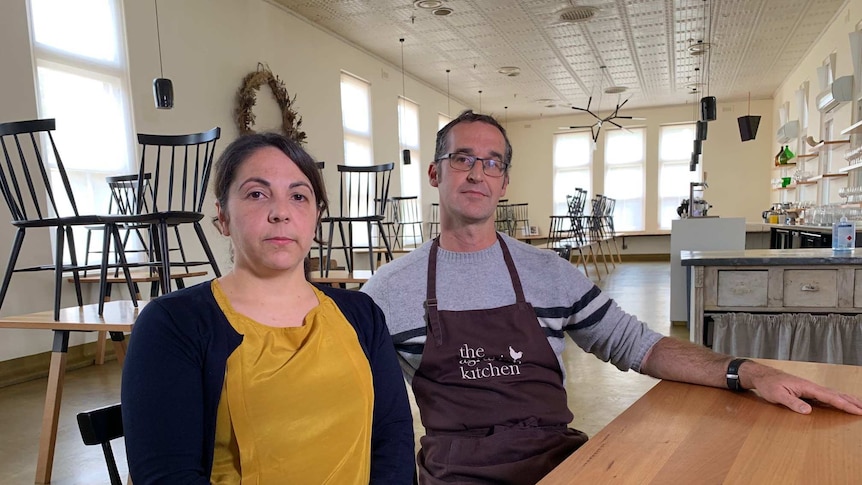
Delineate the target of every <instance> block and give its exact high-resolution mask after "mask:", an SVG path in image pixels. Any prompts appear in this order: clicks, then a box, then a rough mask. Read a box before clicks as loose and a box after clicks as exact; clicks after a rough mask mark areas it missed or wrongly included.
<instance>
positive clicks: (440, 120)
mask: <svg viewBox="0 0 862 485" xmlns="http://www.w3.org/2000/svg"><path fill="white" fill-rule="evenodd" d="M450 121H452V118H450V117H448V116H446V115H444V114H443V113H437V131H440V130H442V129H443V127H444V126H446V125H448V124H449V122H450Z"/></svg>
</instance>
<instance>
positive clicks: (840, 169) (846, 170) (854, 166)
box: [838, 162, 862, 174]
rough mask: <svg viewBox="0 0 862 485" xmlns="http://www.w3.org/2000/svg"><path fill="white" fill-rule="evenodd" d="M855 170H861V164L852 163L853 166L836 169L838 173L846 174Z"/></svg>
mask: <svg viewBox="0 0 862 485" xmlns="http://www.w3.org/2000/svg"><path fill="white" fill-rule="evenodd" d="M856 168H862V162H859V163H854V164H853V165H847V166H846V167H841V168H839V169H838V172H840V173H843V174H846V173H847V172H849V171H851V170H853V169H856Z"/></svg>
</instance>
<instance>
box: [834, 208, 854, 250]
mask: <svg viewBox="0 0 862 485" xmlns="http://www.w3.org/2000/svg"><path fill="white" fill-rule="evenodd" d="M854 247H856V222H855V221H848V220H847V217H846V216H841V220H840V221H839V222H836V223H834V224H832V251H835V252H847V251H851V250H853V248H854Z"/></svg>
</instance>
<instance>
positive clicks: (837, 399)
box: [739, 361, 862, 416]
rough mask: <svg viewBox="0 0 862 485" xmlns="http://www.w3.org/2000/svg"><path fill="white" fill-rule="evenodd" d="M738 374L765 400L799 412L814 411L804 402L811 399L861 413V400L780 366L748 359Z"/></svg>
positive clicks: (846, 410) (747, 385)
mask: <svg viewBox="0 0 862 485" xmlns="http://www.w3.org/2000/svg"><path fill="white" fill-rule="evenodd" d="M739 374H740V375H739V377H740V379H741V382H742V386H743V387H745V388H746V389H754V390H755V391H757V393H758V394H759V395H760V397H762V398H763V399H765V400H767V401H769V402H771V403H775V404H781V405H784V406H787V407H788V408H790V409H792V410H794V411H796V412H797V413H800V414H808V413H810V412H811V405H810V404H808V403H807V402H805V401H803V399H808V400H815V401H817V402H820V403H823V404H828V405H830V406H832V407H834V408H836V409H840V410H842V411H844V412H847V413H850V414H856V415H860V416H862V399H860V398H858V397H856V396H852V395H850V394H844V393H841V392H837V391H835V390H834V389H829V388H828V387H823V386H821V385H819V384H815V383H813V382H811V381H809V380H806V379H803V378H801V377H797V376H794V375H791V374H788V373H786V372H782V371H780V370H778V369H775V368H772V367H768V366H765V365H762V364H759V363H757V362H751V361H748V362H743V363H742V365H741V366H740V367H739Z"/></svg>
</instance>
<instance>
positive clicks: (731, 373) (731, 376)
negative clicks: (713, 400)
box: [726, 359, 749, 391]
mask: <svg viewBox="0 0 862 485" xmlns="http://www.w3.org/2000/svg"><path fill="white" fill-rule="evenodd" d="M743 362H749V359H733V360H731V361H730V364H728V366H727V376H726V377H727V388H728V389H730V390H731V391H744V390H745V388H744V387H742V384H741V383H740V382H739V366H740V365H742V363H743Z"/></svg>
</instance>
